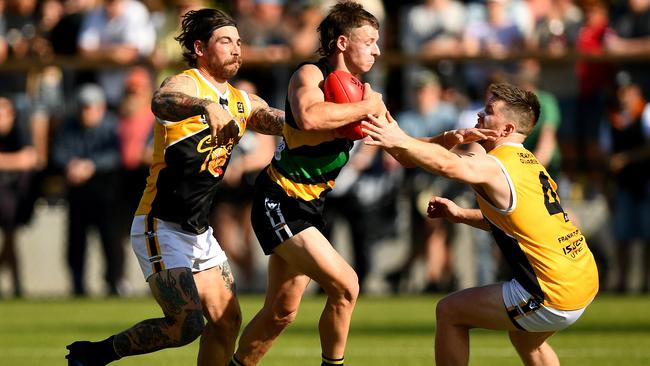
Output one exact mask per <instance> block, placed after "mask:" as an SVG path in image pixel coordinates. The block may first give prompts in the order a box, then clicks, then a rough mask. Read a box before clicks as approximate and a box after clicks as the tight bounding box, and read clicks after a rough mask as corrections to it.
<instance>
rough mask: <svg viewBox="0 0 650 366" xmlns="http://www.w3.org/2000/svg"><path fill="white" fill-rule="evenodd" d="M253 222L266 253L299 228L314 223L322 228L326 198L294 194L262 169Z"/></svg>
mask: <svg viewBox="0 0 650 366" xmlns="http://www.w3.org/2000/svg"><path fill="white" fill-rule="evenodd" d="M251 223H252V224H253V230H254V231H255V235H256V236H257V240H258V241H259V242H260V245H261V246H262V250H263V251H264V254H266V255H270V254H271V253H273V250H274V249H275V247H277V246H278V245H280V244H282V243H283V242H284V241H286V240H287V239H290V238H291V237H293V236H294V235H296V234H298V233H299V232H301V231H303V230H305V229H307V228H309V227H312V226H313V227H315V228H316V229H318V230H320V231H321V232H323V229H324V227H325V222H324V221H323V201H322V200H315V201H311V202H307V201H304V200H301V199H298V198H292V197H289V196H287V194H286V193H285V192H284V191H283V190H282V188H281V187H280V186H279V185H277V184H276V183H275V182H273V181H271V179H270V178H269V176H268V174H267V173H266V172H265V171H263V172H261V173H260V175H259V176H258V177H257V180H256V182H255V195H254V197H253V210H252V213H251Z"/></svg>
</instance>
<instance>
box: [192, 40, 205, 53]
mask: <svg viewBox="0 0 650 366" xmlns="http://www.w3.org/2000/svg"><path fill="white" fill-rule="evenodd" d="M194 53H195V54H196V55H197V56H202V55H203V42H201V40H199V39H197V40H196V41H194Z"/></svg>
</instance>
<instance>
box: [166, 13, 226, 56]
mask: <svg viewBox="0 0 650 366" xmlns="http://www.w3.org/2000/svg"><path fill="white" fill-rule="evenodd" d="M227 26H232V27H236V26H237V23H236V22H235V20H234V19H233V18H232V17H231V16H230V15H228V14H226V13H224V12H223V11H221V10H219V9H200V10H190V11H188V12H187V13H185V15H183V22H182V23H181V33H180V34H179V35H178V36H177V37H175V38H174V39H175V40H177V41H178V43H180V45H181V47H183V58H184V59H185V61H187V63H188V64H189V65H190V67H196V53H194V42H195V41H197V40H199V41H203V42H205V43H207V42H208V41H209V40H210V37H212V32H214V31H215V30H216V29H218V28H221V27H227Z"/></svg>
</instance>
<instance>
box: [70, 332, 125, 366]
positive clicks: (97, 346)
mask: <svg viewBox="0 0 650 366" xmlns="http://www.w3.org/2000/svg"><path fill="white" fill-rule="evenodd" d="M113 338H115V336H110V337H108V338H106V339H104V340H103V341H100V342H88V341H79V342H74V343H72V344H70V345H68V346H67V347H66V348H67V349H69V350H70V353H69V354H68V355H67V356H65V358H67V359H68V365H80V366H105V365H108V364H109V363H111V362H113V361H115V360H119V359H120V358H121V357H120V356H119V355H118V354H117V353H116V352H115V347H114V346H113Z"/></svg>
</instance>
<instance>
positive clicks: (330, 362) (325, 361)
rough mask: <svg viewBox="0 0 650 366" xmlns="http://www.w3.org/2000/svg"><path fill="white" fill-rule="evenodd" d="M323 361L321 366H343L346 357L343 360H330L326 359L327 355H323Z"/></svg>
mask: <svg viewBox="0 0 650 366" xmlns="http://www.w3.org/2000/svg"><path fill="white" fill-rule="evenodd" d="M321 356H322V359H323V361H322V362H321V364H320V366H331V365H336V366H343V360H344V358H345V357H341V358H328V357H325V355H321Z"/></svg>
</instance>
